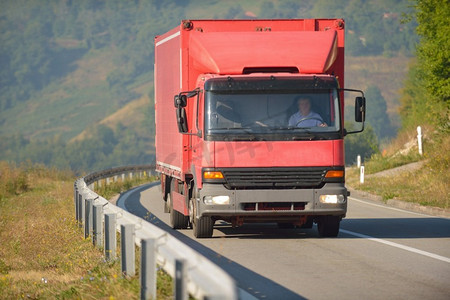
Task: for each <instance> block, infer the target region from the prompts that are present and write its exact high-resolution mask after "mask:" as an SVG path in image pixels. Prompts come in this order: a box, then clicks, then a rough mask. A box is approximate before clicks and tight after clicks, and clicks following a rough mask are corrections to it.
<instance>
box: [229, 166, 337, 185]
mask: <svg viewBox="0 0 450 300" xmlns="http://www.w3.org/2000/svg"><path fill="white" fill-rule="evenodd" d="M328 169H329V168H325V167H309V168H240V169H234V168H233V169H222V172H223V175H224V177H225V180H226V184H225V186H226V187H227V188H230V189H289V188H292V189H295V188H320V187H321V186H323V184H324V183H323V179H324V176H325V174H326V172H327V170H328Z"/></svg>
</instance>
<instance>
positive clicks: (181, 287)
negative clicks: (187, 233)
mask: <svg viewBox="0 0 450 300" xmlns="http://www.w3.org/2000/svg"><path fill="white" fill-rule="evenodd" d="M186 269H187V268H186V260H184V259H177V260H175V286H174V295H175V299H176V300H187V299H188V294H187V276H186V273H187V272H186Z"/></svg>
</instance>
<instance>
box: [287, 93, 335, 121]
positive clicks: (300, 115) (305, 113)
mask: <svg viewBox="0 0 450 300" xmlns="http://www.w3.org/2000/svg"><path fill="white" fill-rule="evenodd" d="M297 105H298V112H296V113H295V114H293V115H292V116H291V117H290V118H289V126H291V127H317V126H319V127H327V126H328V125H327V123H325V122H324V121H323V119H322V117H321V116H320V115H319V114H318V113H315V112H313V111H311V100H310V99H309V98H308V97H305V96H302V97H300V98H298V99H297Z"/></svg>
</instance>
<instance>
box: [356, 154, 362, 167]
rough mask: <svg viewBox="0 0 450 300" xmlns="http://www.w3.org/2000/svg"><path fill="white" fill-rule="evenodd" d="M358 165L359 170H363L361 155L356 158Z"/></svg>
mask: <svg viewBox="0 0 450 300" xmlns="http://www.w3.org/2000/svg"><path fill="white" fill-rule="evenodd" d="M356 165H357V166H358V169H359V168H361V155H358V156H357V157H356Z"/></svg>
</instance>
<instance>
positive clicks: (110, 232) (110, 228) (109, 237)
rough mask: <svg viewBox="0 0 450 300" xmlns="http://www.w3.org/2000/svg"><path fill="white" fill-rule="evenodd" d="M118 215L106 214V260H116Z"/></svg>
mask: <svg viewBox="0 0 450 300" xmlns="http://www.w3.org/2000/svg"><path fill="white" fill-rule="evenodd" d="M116 245H117V240H116V214H105V256H106V260H108V261H110V260H113V259H116Z"/></svg>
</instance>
